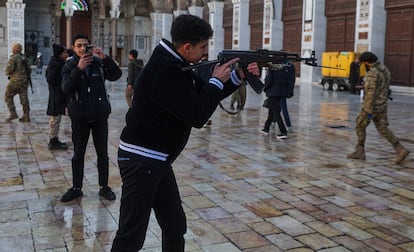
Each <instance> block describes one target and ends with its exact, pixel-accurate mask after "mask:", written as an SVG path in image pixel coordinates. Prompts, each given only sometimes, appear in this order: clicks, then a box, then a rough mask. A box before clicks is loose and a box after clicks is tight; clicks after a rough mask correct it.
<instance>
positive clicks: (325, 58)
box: [320, 52, 365, 91]
mask: <svg viewBox="0 0 414 252" xmlns="http://www.w3.org/2000/svg"><path fill="white" fill-rule="evenodd" d="M354 59H355V53H354V52H323V53H322V66H326V67H322V76H323V78H322V81H321V83H320V84H321V85H322V87H323V89H325V90H334V91H336V90H349V81H348V78H349V69H350V65H351V63H352V61H354ZM359 72H360V77H361V79H362V78H363V77H364V76H365V67H364V66H363V65H361V66H360V71H359Z"/></svg>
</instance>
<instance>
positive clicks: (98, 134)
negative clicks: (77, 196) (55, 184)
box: [72, 118, 109, 188]
mask: <svg viewBox="0 0 414 252" xmlns="http://www.w3.org/2000/svg"><path fill="white" fill-rule="evenodd" d="M90 132H92V139H93V144H94V146H95V150H96V155H97V157H98V160H97V166H98V174H99V185H100V186H107V185H108V175H109V163H108V120H107V119H102V120H98V121H91V122H88V121H85V120H79V119H73V118H72V142H73V149H74V154H73V158H72V177H73V187H75V188H82V182H83V175H84V166H85V152H86V146H87V145H88V140H89V135H90Z"/></svg>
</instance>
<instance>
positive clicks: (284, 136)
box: [276, 134, 287, 139]
mask: <svg viewBox="0 0 414 252" xmlns="http://www.w3.org/2000/svg"><path fill="white" fill-rule="evenodd" d="M276 138H277V139H286V138H287V135H285V134H279V135H277V136H276Z"/></svg>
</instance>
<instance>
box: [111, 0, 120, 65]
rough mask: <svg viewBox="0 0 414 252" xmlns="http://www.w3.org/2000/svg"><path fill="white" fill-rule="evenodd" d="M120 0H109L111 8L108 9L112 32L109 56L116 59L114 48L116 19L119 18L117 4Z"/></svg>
mask: <svg viewBox="0 0 414 252" xmlns="http://www.w3.org/2000/svg"><path fill="white" fill-rule="evenodd" d="M120 2H121V0H111V10H110V11H109V15H111V33H112V41H111V47H112V51H111V57H112V59H113V60H116V56H117V55H116V49H117V43H116V39H117V35H118V33H117V23H118V22H117V21H118V18H119V14H121V13H120V11H119V4H120Z"/></svg>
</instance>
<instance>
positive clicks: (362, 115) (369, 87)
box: [348, 52, 410, 164]
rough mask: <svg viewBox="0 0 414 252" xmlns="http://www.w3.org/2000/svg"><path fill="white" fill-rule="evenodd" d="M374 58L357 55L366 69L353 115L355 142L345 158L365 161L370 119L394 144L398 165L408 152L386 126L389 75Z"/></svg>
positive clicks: (374, 56) (386, 69) (368, 53)
mask: <svg viewBox="0 0 414 252" xmlns="http://www.w3.org/2000/svg"><path fill="white" fill-rule="evenodd" d="M377 60H378V58H377V56H376V55H375V54H373V53H372V52H364V53H362V54H361V56H359V61H360V62H361V64H364V65H365V68H366V69H367V70H369V71H368V72H367V74H366V75H365V83H364V93H365V95H364V99H363V103H362V107H361V110H360V112H359V114H358V116H357V118H356V126H355V131H356V135H357V139H358V142H357V145H356V147H355V151H354V152H353V153H351V154H349V155H348V158H351V159H363V160H365V149H364V145H365V139H366V128H367V127H368V125H369V124H370V122H371V120H372V121H373V122H374V124H375V127H376V128H377V130H378V132H379V133H380V134H381V135H382V136H383V137H385V138H386V139H387V140H388V142H390V143H391V144H392V146H393V147H394V149H395V151H396V153H397V157H396V159H395V163H396V164H399V163H401V162H402V161H404V159H405V158H406V157H407V156H408V154H409V153H410V152H409V151H408V150H407V149H405V148H404V147H403V146H402V145H401V144H400V142H399V140H398V138H397V137H396V136H395V135H394V133H393V132H392V131H391V130H390V129H389V128H388V117H387V109H388V95H389V87H390V83H391V74H390V71H389V70H388V68H387V67H386V66H385V65H384V64H382V63H381V62H379V61H377Z"/></svg>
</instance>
